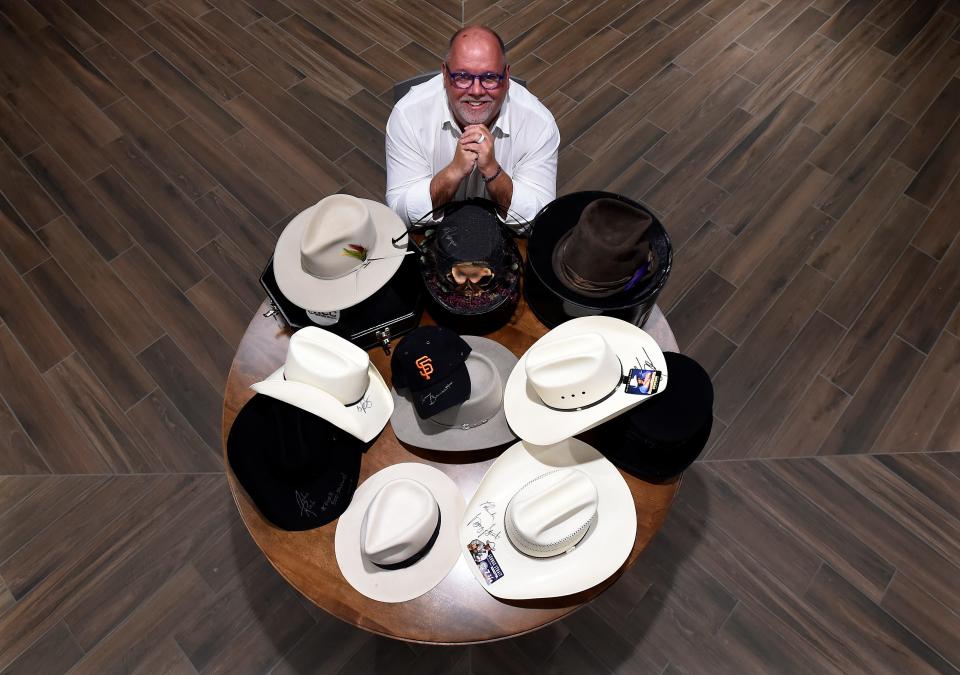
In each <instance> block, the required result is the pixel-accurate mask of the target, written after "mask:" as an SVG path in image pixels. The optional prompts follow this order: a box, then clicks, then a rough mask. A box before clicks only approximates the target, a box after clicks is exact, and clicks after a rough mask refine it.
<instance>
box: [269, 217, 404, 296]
mask: <svg viewBox="0 0 960 675" xmlns="http://www.w3.org/2000/svg"><path fill="white" fill-rule="evenodd" d="M360 201H362V202H363V203H364V205H365V206H366V207H367V209H369V211H370V217H371V219H372V220H373V226H374V228H375V229H376V232H377V241H376V244H375V245H374V246H373V249H372V250H371V251H369V252H368V258H384V259H383V260H374V261H372V262H370V264H368V265H367V266H366V267H363V268H362V269H360V271H359V272H352V273H350V274H347V275H345V276H342V277H340V278H338V279H318V278H317V277H314V276H311V275H309V274H307V273H306V272H304V271H303V268H302V267H301V264H300V239H301V237H302V235H303V229H304V228H305V227H306V226H307V223H309V222H310V220H311V218H313V215H314V214H315V213H316V211H317V206H318V205H317V204H314V205H313V206H311V207H309V208H308V209H306V210H304V211H302V212H301V213H299V214H298V215H297V216H296V217H294V219H293V220H291V221H290V223H289V224H288V225H287V226H286V227H285V228H284V230H283V232H282V233H281V234H280V238H279V239H278V240H277V247H276V250H275V252H274V255H273V272H274V276H275V277H276V279H277V286H279V287H280V292H281V293H283V295H284V296H285V297H286V298H287V299H288V300H290V301H291V302H293V303H294V304H295V305H297V306H298V307H301V308H303V309H306V310H310V311H311V312H332V311H335V310H338V309H345V308H347V307H353V306H354V305H356V304H357V303H358V302H360V301H362V300H366V299H367V298H369V297H370V296H371V295H373V294H374V293H376V292H377V291H378V290H379V289H380V288H382V287H383V286H384V285H385V284H386V283H387V282H388V281H390V278H391V277H392V276H393V275H394V273H395V272H396V271H397V270H398V269H399V268H400V264H401V263H402V262H403V254H404V252H405V251H406V250H407V246H406V241H404V244H403V246H402V247H400V248H397V247H396V246H394V245H393V242H392V241H391V240H392V239H394V238H396V237H398V236H400V235H401V234H403V233H404V232H405V231H406V227H405V226H404V224H403V221H402V220H401V219H400V216H398V215H397V214H396V213H394V212H393V210H392V209H390V207H388V206H386V205H384V204H380V203H378V202H375V201H372V200H369V199H361V200H360Z"/></svg>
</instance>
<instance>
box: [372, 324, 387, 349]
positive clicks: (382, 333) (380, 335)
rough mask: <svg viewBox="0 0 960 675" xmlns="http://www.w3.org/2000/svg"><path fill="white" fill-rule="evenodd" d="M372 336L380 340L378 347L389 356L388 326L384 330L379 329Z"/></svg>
mask: <svg viewBox="0 0 960 675" xmlns="http://www.w3.org/2000/svg"><path fill="white" fill-rule="evenodd" d="M374 335H376V336H377V339H378V340H380V346H381V347H383V352H384V353H385V354H386V355H387V356H390V326H387V327H386V328H381V329H380V330H378V331H377V332H376V333H374Z"/></svg>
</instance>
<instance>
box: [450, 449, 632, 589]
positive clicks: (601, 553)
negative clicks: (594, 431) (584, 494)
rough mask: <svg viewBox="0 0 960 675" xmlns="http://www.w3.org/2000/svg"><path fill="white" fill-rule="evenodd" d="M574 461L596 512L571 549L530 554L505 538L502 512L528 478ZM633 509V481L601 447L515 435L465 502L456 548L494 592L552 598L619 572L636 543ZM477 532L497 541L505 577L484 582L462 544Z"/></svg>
mask: <svg viewBox="0 0 960 675" xmlns="http://www.w3.org/2000/svg"><path fill="white" fill-rule="evenodd" d="M565 467H575V468H576V469H578V470H580V471H582V472H584V473H585V474H587V476H589V477H590V479H591V480H592V481H593V483H594V485H596V487H597V494H598V499H599V501H598V503H597V518H596V521H595V522H594V523H593V525H591V527H590V530H589V531H588V532H587V534H586V536H584V538H583V539H582V540H581V541H580V543H579V544H577V545H576V546H575V547H574V548H573V549H572V550H570V551H568V552H566V553H563V554H561V555H558V556H554V557H551V558H532V557H530V556H527V555H525V554H523V553H521V552H520V551H518V550H517V549H516V548H514V546H513V544H511V543H510V540H509V538H508V537H507V535H506V531H505V529H504V524H503V518H504V513H505V512H506V508H507V504H508V503H509V501H510V499H511V498H512V497H513V495H514V494H516V493H517V491H518V490H520V488H522V487H523V486H524V485H525V484H526V483H527V482H528V481H530V480H531V479H533V478H535V477H537V476H540V475H542V474H544V473H547V472H549V471H554V470H556V469H561V468H565ZM636 536H637V512H636V506H635V505H634V502H633V495H632V494H631V493H630V488H629V487H628V486H627V483H626V481H624V479H623V476H621V475H620V472H619V471H617V469H616V467H615V466H614V465H613V464H611V463H610V461H609V460H607V459H606V458H605V457H604V456H603V455H601V454H600V453H599V452H597V451H596V450H595V449H594V448H592V447H590V446H589V445H587V444H586V443H584V442H582V441H580V440H577V439H575V438H571V439H567V440H566V441H563V442H562V443H558V444H555V445H551V446H535V445H531V444H528V443H524V442H523V441H520V442H519V443H516V444H514V445H512V446H511V447H510V448H508V449H507V450H506V451H505V452H504V453H503V454H502V455H500V457H499V458H497V460H496V461H494V463H493V465H492V466H491V467H490V469H489V470H488V471H487V473H486V475H485V476H484V477H483V480H482V481H480V486H479V487H478V488H477V491H476V493H475V494H474V496H473V499H471V500H470V503H469V504H467V510H466V512H465V513H464V516H463V522H462V525H461V527H460V552H461V554H462V555H463V556H464V558H465V559H466V561H467V566H468V567H469V568H470V570H471V573H472V574H473V575H474V576H475V577H476V578H477V581H478V582H479V583H480V585H481V586H483V587H484V589H485V590H486V591H487V592H488V593H490V595H493V596H494V597H497V598H503V599H505V600H525V599H531V598H553V597H559V596H564V595H570V594H572V593H579V592H580V591H584V590H586V589H588V588H592V587H593V586H596V585H597V584H599V583H601V582H602V581H604V580H605V579H607V578H608V577H609V576H610V575H611V574H613V573H614V572H616V571H617V570H618V569H619V568H620V566H621V565H623V563H624V561H626V559H627V557H628V556H629V555H630V551H631V550H633V544H634V541H635V539H636ZM475 539H478V540H480V541H481V542H484V543H485V542H486V541H487V540H490V541H492V542H493V543H494V550H493V555H494V557H495V558H496V560H497V563H498V564H499V566H500V569H501V570H502V572H503V577H501V578H500V579H497V580H496V581H494V582H493V583H490V584H488V583H487V581H486V579H485V578H484V577H483V574H482V573H481V572H480V569H479V567H478V566H477V564H476V563H475V562H474V560H473V557H472V556H471V554H470V551H469V549H468V548H467V546H468V544H469V543H470V542H471V541H473V540H475Z"/></svg>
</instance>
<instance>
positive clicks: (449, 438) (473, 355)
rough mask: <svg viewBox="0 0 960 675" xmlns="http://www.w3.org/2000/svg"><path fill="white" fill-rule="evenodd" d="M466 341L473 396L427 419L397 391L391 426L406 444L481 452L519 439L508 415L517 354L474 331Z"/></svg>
mask: <svg viewBox="0 0 960 675" xmlns="http://www.w3.org/2000/svg"><path fill="white" fill-rule="evenodd" d="M463 340H464V341H465V342H466V343H467V344H468V345H470V348H471V351H470V354H469V355H468V356H467V360H466V362H465V363H466V366H467V372H468V373H469V374H470V398H469V399H467V400H466V401H464V402H463V403H461V404H460V405H456V406H453V407H452V408H447V409H446V410H444V411H442V412H439V413H437V414H436V415H433V416H432V417H429V418H427V419H423V418H422V417H420V416H419V415H417V413H416V411H415V410H414V407H413V403H412V402H411V401H410V398H409V397H408V396H402V395H400V394H399V393H397V390H396V389H393V390H392V392H393V404H394V410H393V415H392V416H391V417H390V424H391V426H392V427H393V432H394V433H395V434H396V435H397V439H399V440H400V441H401V442H403V443H408V444H410V445H414V446H416V447H418V448H425V449H427V450H481V449H484V448H492V447H494V446H496V445H503V444H505V443H509V442H510V441H512V440H514V439H515V438H516V436H514V435H513V432H512V431H510V427H509V426H507V418H506V416H505V415H504V413H503V383H504V382H505V381H506V379H507V377H508V376H509V375H510V371H511V370H512V369H513V366H514V365H515V364H516V363H517V357H516V356H514V355H513V353H512V352H511V351H510V350H509V349H507V348H506V347H504V346H503V345H500V344H498V343H496V342H494V341H493V340H488V339H486V338H482V337H476V336H473V335H464V336H463Z"/></svg>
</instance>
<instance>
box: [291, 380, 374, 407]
mask: <svg viewBox="0 0 960 675" xmlns="http://www.w3.org/2000/svg"><path fill="white" fill-rule="evenodd" d="M280 376H281V377H282V378H283V381H284V382H296V381H297V380H288V379H287V374H286V373H280ZM301 384H306V382H302V383H301ZM310 386H311V387H313V386H316V385H310ZM317 389H320V387H317ZM320 391H323V392H325V393H327V394H330V392H328V391H326V390H325V389H320ZM368 391H370V374H369V373H368V374H367V386H366V387H364V388H363V393H362V394H360V398H358V399H357V400H356V401H353V402H351V403H344V404H343V407H344V408H349V407H351V406H355V405H360V404H361V403H363V399H365V398H366V397H367V392H368ZM330 396H333V394H330ZM334 398H337V397H336V396H334ZM337 402H338V403H339V402H340V399H337Z"/></svg>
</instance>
